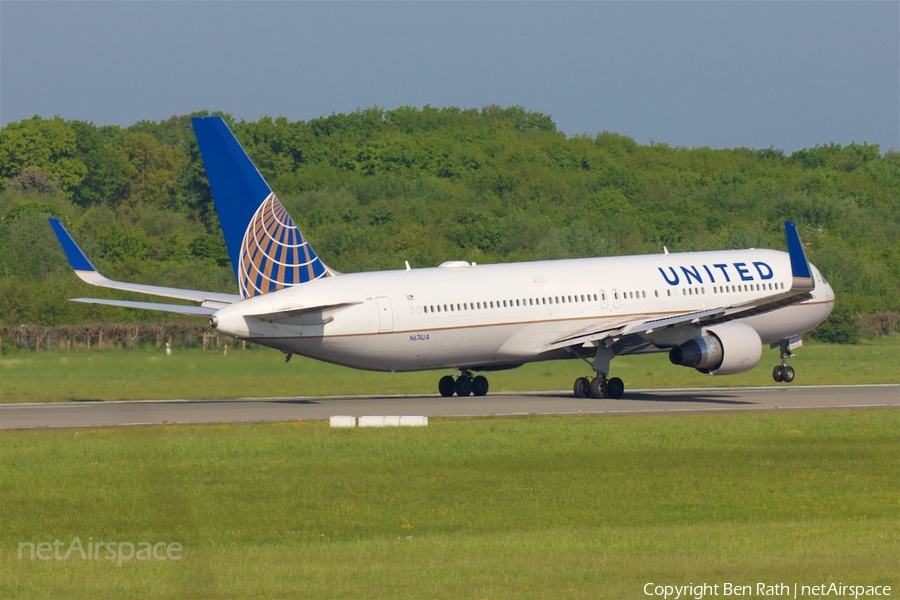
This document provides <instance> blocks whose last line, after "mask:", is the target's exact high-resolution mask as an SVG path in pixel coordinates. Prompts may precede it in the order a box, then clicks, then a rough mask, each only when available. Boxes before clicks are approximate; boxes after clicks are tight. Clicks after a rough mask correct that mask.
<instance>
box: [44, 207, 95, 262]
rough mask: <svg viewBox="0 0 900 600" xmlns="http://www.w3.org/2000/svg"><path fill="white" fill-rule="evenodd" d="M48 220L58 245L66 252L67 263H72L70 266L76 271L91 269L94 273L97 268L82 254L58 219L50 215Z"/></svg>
mask: <svg viewBox="0 0 900 600" xmlns="http://www.w3.org/2000/svg"><path fill="white" fill-rule="evenodd" d="M49 221H50V227H52V228H53V232H54V233H55V234H56V239H58V240H59V245H60V246H62V249H63V252H65V253H66V258H68V259H69V264H71V265H72V268H73V269H75V270H76V271H93V272H95V273H96V272H97V269H95V268H94V265H92V264H91V261H89V260H88V257H87V256H85V255H84V252H82V251H81V248H79V247H78V244H76V243H75V240H73V239H72V236H71V235H69V232H68V231H66V228H65V227H63V224H62V223H60V222H59V219H54V218H53V217H50V219H49Z"/></svg>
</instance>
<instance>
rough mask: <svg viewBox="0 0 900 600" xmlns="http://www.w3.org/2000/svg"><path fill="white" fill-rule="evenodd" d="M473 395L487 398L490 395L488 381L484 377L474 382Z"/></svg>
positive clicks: (477, 378)
mask: <svg viewBox="0 0 900 600" xmlns="http://www.w3.org/2000/svg"><path fill="white" fill-rule="evenodd" d="M472 393H473V394H475V395H476V396H485V395H487V393H488V380H487V377H484V376H483V375H479V376H477V377H476V378H475V379H473V380H472Z"/></svg>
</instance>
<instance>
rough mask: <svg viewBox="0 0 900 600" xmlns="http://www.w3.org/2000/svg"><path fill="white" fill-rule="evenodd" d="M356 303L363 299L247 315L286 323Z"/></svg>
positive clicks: (360, 302)
mask: <svg viewBox="0 0 900 600" xmlns="http://www.w3.org/2000/svg"><path fill="white" fill-rule="evenodd" d="M355 304H362V301H354V302H338V303H335V304H321V305H318V306H305V307H303V308H296V309H293V310H282V311H275V312H268V313H256V314H247V315H245V316H248V317H253V318H255V319H261V320H263V321H272V322H278V323H284V322H287V321H290V320H291V319H294V318H296V317H302V316H303V315H308V314H310V313H314V312H322V311H326V310H336V309H340V308H347V307H348V306H353V305H355Z"/></svg>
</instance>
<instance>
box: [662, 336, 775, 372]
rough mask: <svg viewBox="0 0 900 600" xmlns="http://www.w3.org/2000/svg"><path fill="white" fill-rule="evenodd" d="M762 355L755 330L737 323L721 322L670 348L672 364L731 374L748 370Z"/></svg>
mask: <svg viewBox="0 0 900 600" xmlns="http://www.w3.org/2000/svg"><path fill="white" fill-rule="evenodd" d="M761 355H762V340H760V339H759V334H758V333H756V330H755V329H753V328H752V327H750V326H748V325H742V324H740V323H723V324H721V325H714V326H712V327H707V328H705V329H704V330H703V334H702V335H701V336H700V337H698V338H694V339H692V340H690V341H689V342H685V343H683V344H681V345H680V346H676V347H674V348H672V350H670V351H669V360H671V361H672V363H673V364H676V365H682V366H685V367H693V368H695V369H697V370H698V371H700V372H701V373H710V374H712V375H731V374H733V373H743V372H744V371H749V370H750V369H752V368H753V367H755V366H756V364H757V363H758V362H759V357H760V356H761Z"/></svg>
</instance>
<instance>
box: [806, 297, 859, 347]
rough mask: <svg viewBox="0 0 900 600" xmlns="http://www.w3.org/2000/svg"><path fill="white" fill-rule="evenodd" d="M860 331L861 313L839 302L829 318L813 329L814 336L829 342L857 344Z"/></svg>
mask: <svg viewBox="0 0 900 600" xmlns="http://www.w3.org/2000/svg"><path fill="white" fill-rule="evenodd" d="M860 333H861V327H860V322H859V315H856V314H853V313H852V312H851V311H850V310H849V309H848V308H847V307H846V305H845V304H843V303H841V302H838V303H837V304H836V305H835V307H834V310H832V311H831V314H830V315H829V316H828V319H827V320H826V321H825V322H824V323H822V324H821V325H819V326H818V327H816V329H815V330H814V331H813V336H812V337H813V338H814V339H817V340H820V341H823V342H827V343H829V344H855V343H857V342H858V341H859V336H860Z"/></svg>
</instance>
